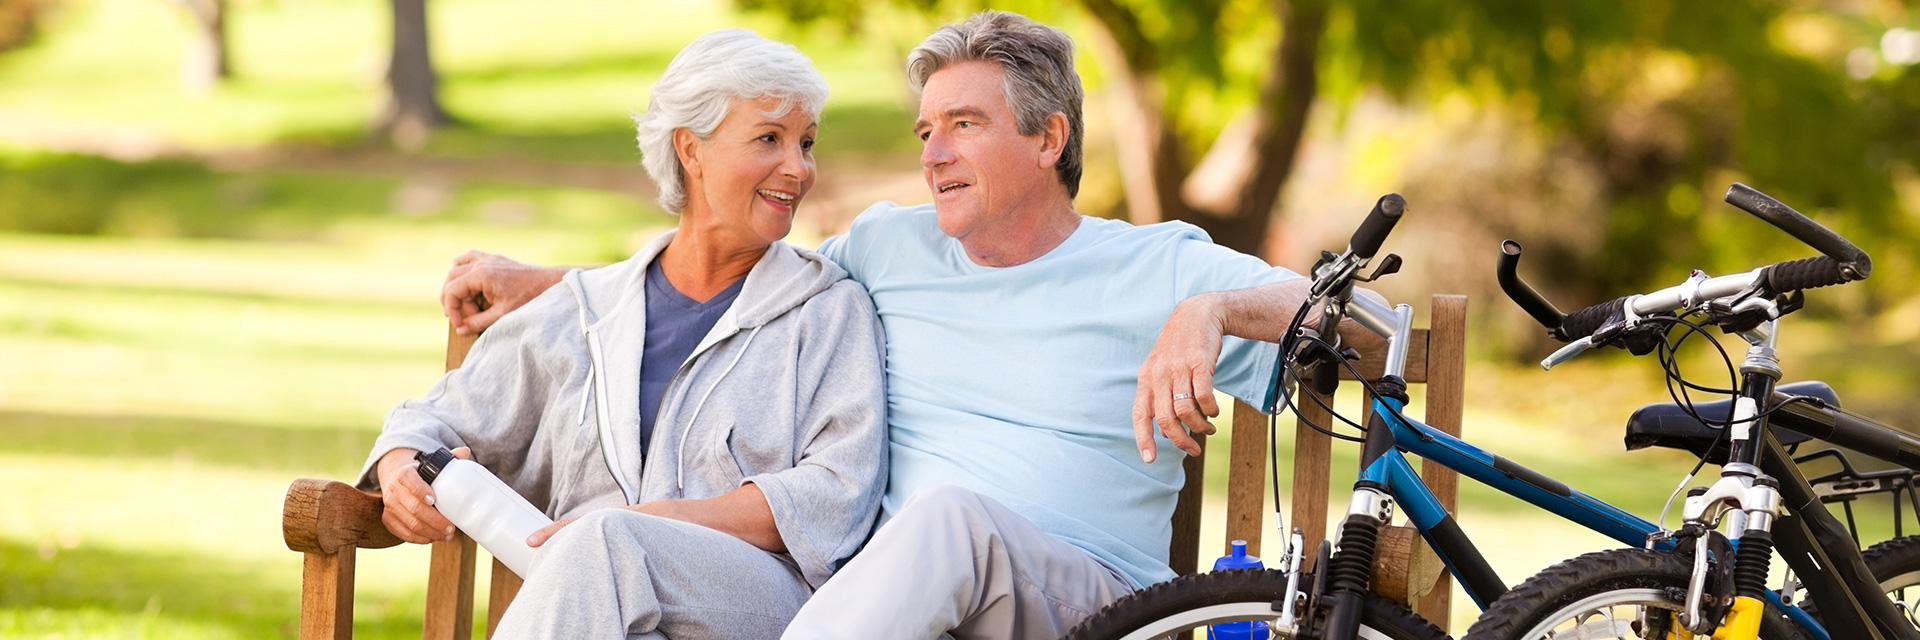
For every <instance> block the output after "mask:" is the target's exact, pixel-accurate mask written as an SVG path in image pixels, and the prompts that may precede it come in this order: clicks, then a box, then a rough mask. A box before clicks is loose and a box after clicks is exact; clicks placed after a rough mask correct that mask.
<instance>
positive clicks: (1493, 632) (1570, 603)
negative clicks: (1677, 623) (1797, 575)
mask: <svg viewBox="0 0 1920 640" xmlns="http://www.w3.org/2000/svg"><path fill="white" fill-rule="evenodd" d="M1692 573H1693V564H1692V562H1691V561H1690V559H1689V558H1688V557H1687V556H1686V555H1683V554H1680V553H1676V552H1671V551H1647V550H1644V549H1615V550H1611V551H1600V552H1596V553H1589V554H1586V555H1583V556H1580V557H1578V558H1574V559H1572V560H1567V561H1564V562H1561V563H1560V564H1556V565H1554V566H1551V567H1548V568H1547V569H1546V570H1544V571H1541V572H1540V573H1538V574H1536V575H1534V576H1533V577H1531V578H1528V579H1527V581H1526V582H1523V583H1521V584H1520V586H1518V587H1514V588H1513V590H1512V591H1508V592H1507V594H1506V595H1504V596H1501V597H1500V599H1499V600H1495V601H1494V603H1493V606H1492V607H1490V608H1488V609H1487V612H1486V613H1485V614H1483V615H1481V616H1480V620H1479V621H1476V622H1474V623H1473V626H1472V627H1470V628H1468V629H1467V635H1466V637H1465V638H1464V639H1463V640H1520V639H1522V638H1525V639H1526V640H1539V639H1540V638H1547V637H1555V636H1553V635H1549V634H1550V633H1557V634H1559V635H1558V637H1562V638H1574V637H1578V638H1616V637H1617V638H1624V639H1627V640H1637V639H1638V638H1639V636H1638V635H1637V633H1636V629H1635V628H1634V626H1635V624H1636V623H1635V620H1634V618H1635V615H1636V613H1637V612H1638V607H1639V606H1641V605H1647V606H1652V607H1658V608H1662V609H1668V610H1672V611H1679V610H1681V609H1684V608H1685V607H1686V602H1685V600H1684V599H1683V598H1685V593H1686V586H1687V581H1688V579H1689V578H1690V577H1691V576H1692ZM1575 629H1578V630H1580V631H1584V632H1586V635H1581V634H1580V633H1578V632H1572V633H1570V631H1573V630H1575ZM1608 634H1612V635H1608ZM1699 637H1700V638H1706V637H1707V636H1699ZM1760 637H1761V638H1762V640H1806V639H1807V638H1810V637H1811V636H1810V634H1808V633H1807V631H1806V630H1805V629H1802V628H1800V626H1799V625H1797V624H1795V623H1793V622H1792V621H1790V620H1787V619H1786V617H1785V616H1783V615H1782V614H1781V613H1780V611H1779V609H1778V608H1776V607H1773V606H1768V607H1767V611H1766V617H1765V618H1762V619H1761V621H1760Z"/></svg>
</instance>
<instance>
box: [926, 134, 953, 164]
mask: <svg viewBox="0 0 1920 640" xmlns="http://www.w3.org/2000/svg"><path fill="white" fill-rule="evenodd" d="M951 162H953V150H952V149H950V148H949V147H948V146H947V141H946V138H944V137H942V136H941V135H940V134H939V133H937V132H936V133H932V134H928V135H927V139H926V140H922V141H921V142H920V166H922V167H925V168H928V169H932V168H934V167H938V166H942V165H946V164H948V163H951Z"/></svg>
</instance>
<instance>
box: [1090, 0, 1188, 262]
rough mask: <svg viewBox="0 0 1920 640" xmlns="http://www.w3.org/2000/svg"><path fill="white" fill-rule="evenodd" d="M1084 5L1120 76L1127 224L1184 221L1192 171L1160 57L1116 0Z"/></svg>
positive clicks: (1105, 58) (1105, 60)
mask: <svg viewBox="0 0 1920 640" xmlns="http://www.w3.org/2000/svg"><path fill="white" fill-rule="evenodd" d="M1082 4H1083V5H1084V6H1085V7H1086V8H1087V11H1088V12H1089V13H1091V14H1093V16H1094V18H1095V20H1096V21H1097V22H1098V23H1099V24H1100V26H1101V27H1103V28H1102V29H1098V30H1096V31H1095V33H1096V34H1097V35H1099V36H1100V38H1098V39H1097V40H1096V43H1097V44H1098V45H1099V46H1097V47H1096V48H1095V52H1096V53H1097V54H1099V55H1100V57H1101V59H1102V64H1103V65H1105V66H1106V67H1107V68H1109V69H1114V70H1115V73H1114V74H1113V75H1114V76H1115V79H1116V80H1117V82H1116V83H1115V88H1116V89H1117V90H1118V91H1119V92H1120V94H1121V95H1120V100H1118V101H1116V104H1115V105H1114V109H1115V111H1116V112H1115V113H1114V116H1115V117H1114V121H1115V123H1116V125H1117V130H1118V131H1119V135H1118V136H1116V140H1115V147H1116V150H1117V151H1118V152H1119V155H1120V158H1119V160H1120V178H1121V186H1122V189H1123V190H1124V192H1125V193H1126V196H1127V218H1128V219H1129V220H1131V221H1132V222H1133V223H1134V224H1153V223H1155V222H1161V221H1164V220H1172V219H1175V218H1179V217H1183V216H1185V215H1186V214H1187V205H1186V203H1184V202H1181V200H1180V190H1179V187H1180V181H1181V180H1182V179H1183V178H1184V177H1185V175H1186V171H1187V168H1186V166H1185V163H1184V162H1183V161H1182V158H1181V141H1180V136H1179V133H1178V132H1177V131H1176V130H1175V128H1174V127H1173V126H1172V125H1171V122H1170V121H1171V119H1170V118H1169V117H1168V115H1167V105H1166V90H1165V87H1164V86H1163V85H1162V84H1161V83H1160V73H1161V60H1160V57H1161V53H1160V51H1159V49H1158V48H1157V47H1155V46H1154V44H1153V42H1152V41H1151V40H1149V39H1148V38H1147V37H1146V34H1144V33H1143V32H1142V31H1141V27H1140V23H1139V19H1138V17H1137V16H1135V15H1133V13H1132V12H1130V11H1128V10H1127V9H1126V8H1124V7H1121V6H1120V5H1118V4H1115V3H1114V2H1112V0H1082Z"/></svg>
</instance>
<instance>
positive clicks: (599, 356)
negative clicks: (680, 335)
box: [360, 232, 887, 588]
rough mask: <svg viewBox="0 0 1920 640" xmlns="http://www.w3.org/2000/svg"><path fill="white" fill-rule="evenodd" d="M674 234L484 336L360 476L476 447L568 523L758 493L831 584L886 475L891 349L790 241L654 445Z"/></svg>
mask: <svg viewBox="0 0 1920 640" xmlns="http://www.w3.org/2000/svg"><path fill="white" fill-rule="evenodd" d="M673 235H674V234H673V233H671V232H670V233H668V234H667V235H665V236H662V237H661V238H659V239H657V240H655V241H654V242H653V243H651V244H649V245H648V246H647V247H646V248H644V249H642V250H641V251H640V252H639V253H637V254H634V256H633V257H632V258H629V259H627V260H625V261H623V262H619V263H616V264H613V265H610V266H607V267H603V268H599V269H592V270H585V271H582V270H575V271H572V272H569V273H568V274H567V275H566V277H565V278H564V279H563V280H562V283H563V284H560V285H556V286H554V287H553V288H551V289H548V290H547V291H546V292H545V293H543V294H541V295H540V296H539V297H537V298H535V299H534V300H533V301H532V302H529V303H528V304H527V305H526V306H525V307H523V308H521V309H518V310H515V311H514V312H512V313H509V314H507V315H506V316H504V317H502V318H501V319H500V321H499V322H497V323H496V324H494V326H493V327H492V328H491V329H488V330H487V332H486V333H484V334H482V335H481V337H480V339H479V341H478V342H476V343H475V344H474V346H473V350H472V352H471V353H470V354H469V355H468V356H467V360H466V363H465V365H463V366H462V367H461V368H459V369H457V370H454V371H452V372H449V373H448V374H447V375H446V376H445V377H443V378H441V379H440V382H439V383H437V384H435V385H434V387H433V389H432V390H431V391H429V392H428V393H427V395H426V396H425V397H423V398H420V399H418V400H408V401H405V402H402V403H400V406H398V407H395V408H394V410H393V411H392V412H390V413H388V414H387V421H386V427H385V429H384V430H383V431H382V432H381V434H380V437H379V438H378V439H377V440H375V441H374V446H373V452H372V453H371V454H370V455H369V456H368V458H367V463H366V467H365V468H364V469H362V471H361V479H360V485H361V486H362V487H363V488H373V487H375V486H376V485H377V484H378V482H379V480H378V478H377V477H376V476H375V471H374V465H375V464H376V463H377V462H378V461H379V459H380V456H382V455H385V454H386V453H387V452H388V451H391V450H393V449H395V448H400V447H408V448H414V449H422V450H432V449H435V448H438V447H441V446H446V447H449V448H452V447H461V446H466V447H472V449H473V457H474V459H475V460H477V461H479V462H480V463H481V464H483V465H485V466H486V467H487V469H488V470H490V471H492V472H493V473H494V474H495V475H498V476H499V477H500V479H501V480H503V481H505V482H506V483H507V485H508V486H511V487H513V489H514V490H515V491H518V492H520V494H521V495H523V496H525V497H526V498H527V499H528V500H529V501H531V502H532V503H533V504H534V505H535V506H538V507H542V508H543V510H544V511H546V513H547V514H548V515H550V516H552V517H554V518H556V519H558V518H569V517H574V516H578V515H581V514H584V513H586V512H588V511H592V510H595V509H601V508H608V507H620V506H626V505H633V504H639V503H642V502H650V501H654V500H667V499H700V498H711V497H714V496H718V495H721V494H724V493H727V492H729V491H732V490H734V489H736V488H738V487H740V486H742V485H743V484H745V483H748V482H752V483H754V484H755V485H758V487H759V488H760V490H761V492H763V493H764V494H766V497H767V503H768V505H769V506H770V507H771V508H772V511H773V519H774V524H775V526H776V527H777V528H778V529H779V531H780V536H781V538H782V540H783V541H784V542H785V543H786V545H787V550H788V554H789V555H790V556H791V560H792V561H793V562H794V563H795V564H796V565H797V566H798V567H799V568H800V571H801V573H802V575H804V576H805V577H806V580H807V582H808V583H810V584H811V585H813V586H814V587H816V588H817V587H819V586H820V584H821V583H823V582H825V581H826V579H827V577H828V576H831V575H832V574H833V572H834V570H836V569H838V568H839V567H840V565H841V564H843V563H844V562H845V561H846V560H847V559H848V558H850V557H852V555H853V553H854V551H856V550H858V549H859V547H860V545H861V544H862V543H863V542H865V540H866V536H867V534H868V533H869V531H870V529H871V527H872V524H873V519H874V516H875V513H876V512H877V510H878V508H879V504H880V495H881V492H882V490H883V489H884V488H885V479H886V476H887V454H886V452H887V442H886V387H885V384H886V383H885V376H884V374H883V371H882V368H883V364H882V357H883V349H884V345H883V343H882V340H883V338H882V334H881V330H880V323H879V320H878V318H877V317H876V316H875V315H874V310H873V302H872V300H871V299H870V298H868V297H867V293H866V290H865V289H863V288H861V286H860V285H859V284H858V283H856V282H854V281H852V280H849V279H847V274H846V272H845V271H843V270H841V269H840V267H839V266H837V265H835V264H833V262H831V261H829V260H827V259H825V258H822V257H820V256H819V255H818V254H815V253H813V252H810V251H801V250H798V249H795V248H793V247H791V246H789V245H787V244H786V243H784V242H775V243H773V245H772V246H770V247H768V248H767V252H766V254H765V255H763V256H761V258H760V261H759V262H758V263H756V264H755V265H754V267H753V269H752V270H751V271H750V272H748V273H747V277H746V282H745V283H744V284H743V285H742V286H741V290H740V295H739V297H738V298H737V299H735V301H734V303H733V305H732V307H731V308H729V309H728V310H727V311H726V313H725V314H723V315H722V316H720V319H719V321H718V322H716V323H715V324H714V327H713V329H712V330H711V331H709V332H708V333H707V335H706V337H705V338H704V339H703V340H701V342H700V344H699V346H697V347H695V348H694V350H693V354H692V355H690V356H688V359H687V362H686V363H684V364H682V365H681V366H680V369H679V370H678V371H677V372H676V373H674V375H673V378H672V380H671V381H670V382H669V383H668V384H667V389H666V393H665V396H664V397H663V398H662V399H661V405H660V413H659V416H658V417H657V419H656V420H655V423H654V424H655V427H654V432H653V440H652V442H649V443H648V445H647V447H646V451H647V454H646V455H645V456H644V458H643V456H642V455H641V447H640V416H639V412H640V356H641V353H642V346H643V343H644V341H645V338H646V317H647V314H646V286H645V284H646V271H647V265H648V264H649V263H651V262H652V261H653V259H654V257H655V256H657V255H658V254H659V253H660V251H661V250H662V249H665V248H666V245H667V243H668V242H670V241H672V238H673Z"/></svg>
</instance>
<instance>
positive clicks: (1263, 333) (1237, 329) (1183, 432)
mask: <svg viewBox="0 0 1920 640" xmlns="http://www.w3.org/2000/svg"><path fill="white" fill-rule="evenodd" d="M1311 286H1312V282H1311V281H1309V280H1307V279H1305V278H1295V279H1292V280H1287V281H1284V282H1276V283H1273V284H1266V285H1261V286H1258V287H1253V288H1251V289H1236V290H1233V291H1215V292H1213V293H1203V294H1200V295H1197V296H1194V297H1191V298H1188V299H1186V300H1185V301H1182V302H1181V303H1180V304H1179V306H1176V307H1174V308H1173V315H1172V316H1171V317H1168V318H1167V325H1166V327H1164V328H1162V329H1161V330H1160V338H1159V339H1158V340H1155V341H1154V343H1153V351H1151V352H1149V353H1148V354H1147V361H1146V363H1144V364H1142V365H1140V386H1139V389H1138V390H1137V391H1135V392H1134V395H1133V439H1134V443H1135V444H1137V445H1139V447H1140V459H1141V460H1145V461H1147V462H1153V459H1154V455H1155V450H1156V447H1155V446H1154V444H1153V437H1154V433H1155V432H1156V431H1157V432H1159V433H1160V434H1161V435H1164V436H1166V437H1167V440H1170V441H1172V442H1173V444H1174V446H1177V447H1180V450H1181V451H1185V452H1187V455H1193V456H1197V455H1200V443H1198V442H1195V441H1194V440H1193V438H1192V437H1191V436H1189V435H1188V433H1190V432H1191V433H1199V434H1211V433H1213V423H1211V422H1207V418H1210V417H1217V416H1219V415H1220V405H1219V403H1218V402H1215V401H1214V399H1213V373H1214V367H1215V366H1217V364H1218V362H1219V360H1220V351H1221V349H1222V340H1223V337H1224V336H1234V337H1236V338H1246V339H1248V340H1260V341H1264V342H1279V341H1280V338H1281V337H1282V336H1283V335H1284V334H1285V333H1286V332H1287V325H1288V324H1290V323H1291V322H1292V321H1293V315H1294V313H1295V312H1296V311H1298V310H1299V309H1300V307H1301V305H1304V304H1306V302H1307V298H1308V297H1309V296H1308V294H1309V293H1310V291H1309V287H1311ZM1354 295H1357V296H1365V297H1367V298H1370V299H1372V300H1374V301H1375V302H1378V303H1380V304H1386V300H1385V299H1384V298H1381V297H1380V294H1377V293H1374V292H1372V291H1368V290H1366V289H1358V288H1356V289H1354ZM1317 311H1318V310H1317V309H1316V310H1315V311H1314V312H1310V313H1308V315H1307V317H1306V319H1305V321H1306V325H1307V326H1314V325H1317V324H1318V323H1319V320H1320V314H1319V313H1318V312H1317ZM1338 330H1339V331H1340V336H1341V339H1342V340H1344V341H1345V344H1347V345H1349V346H1353V347H1355V348H1359V349H1362V350H1366V349H1371V348H1376V347H1378V346H1379V345H1381V344H1383V343H1384V341H1382V340H1381V339H1380V337H1379V336H1377V335H1374V334H1373V332H1371V331H1368V330H1367V329H1366V328H1364V327H1361V326H1360V325H1359V323H1356V322H1354V321H1353V319H1352V318H1348V319H1345V320H1342V321H1341V323H1340V327H1339V328H1338Z"/></svg>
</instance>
